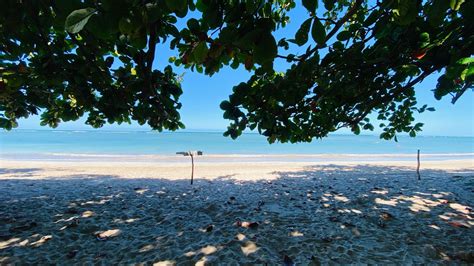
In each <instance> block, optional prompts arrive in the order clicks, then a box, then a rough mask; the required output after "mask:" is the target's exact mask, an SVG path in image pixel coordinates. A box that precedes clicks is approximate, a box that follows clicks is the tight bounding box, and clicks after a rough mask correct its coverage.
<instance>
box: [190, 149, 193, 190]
mask: <svg viewBox="0 0 474 266" xmlns="http://www.w3.org/2000/svg"><path fill="white" fill-rule="evenodd" d="M189 154H190V155H191V164H192V167H191V185H192V184H193V178H194V157H193V153H192V152H190V153H189Z"/></svg>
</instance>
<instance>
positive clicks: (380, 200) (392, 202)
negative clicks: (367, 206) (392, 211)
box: [375, 198, 398, 206]
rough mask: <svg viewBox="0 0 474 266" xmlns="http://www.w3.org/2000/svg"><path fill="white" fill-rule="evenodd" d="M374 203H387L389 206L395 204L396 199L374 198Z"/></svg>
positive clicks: (396, 202)
mask: <svg viewBox="0 0 474 266" xmlns="http://www.w3.org/2000/svg"><path fill="white" fill-rule="evenodd" d="M375 203H377V204H382V205H389V206H397V204H398V201H397V200H396V199H389V200H384V199H381V198H376V199H375Z"/></svg>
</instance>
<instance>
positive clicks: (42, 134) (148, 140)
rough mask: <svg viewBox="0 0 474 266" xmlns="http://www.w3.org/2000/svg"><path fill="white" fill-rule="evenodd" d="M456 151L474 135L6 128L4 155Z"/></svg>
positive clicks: (472, 149) (472, 146) (473, 143)
mask: <svg viewBox="0 0 474 266" xmlns="http://www.w3.org/2000/svg"><path fill="white" fill-rule="evenodd" d="M417 149H420V150H421V152H422V154H451V155H456V156H458V157H459V156H460V157H462V158H466V157H467V158H474V137H440V136H419V137H416V138H410V137H408V136H400V137H399V138H398V142H395V141H393V140H392V141H386V140H381V139H379V138H378V136H370V135H362V136H354V135H331V136H329V137H327V138H324V139H315V140H314V141H313V142H311V143H299V144H282V143H274V144H268V143H267V142H266V139H265V138H264V137H262V136H260V135H258V134H254V133H247V134H244V135H242V136H241V137H240V138H238V139H237V140H232V139H230V138H226V137H223V136H222V133H220V132H165V133H159V132H154V131H103V130H90V131H89V130H84V131H67V130H20V129H17V130H12V131H0V158H3V159H12V158H13V159H15V158H28V157H31V156H34V157H38V156H46V157H47V156H67V155H81V156H88V155H112V156H114V155H127V156H132V155H174V154H175V153H176V152H179V151H188V150H201V151H203V152H204V154H211V155H212V154H216V155H219V154H223V155H282V154H295V155H311V154H313V155H324V154H375V155H376V154H415V153H416V151H417Z"/></svg>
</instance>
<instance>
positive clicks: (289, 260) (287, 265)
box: [283, 255, 295, 266]
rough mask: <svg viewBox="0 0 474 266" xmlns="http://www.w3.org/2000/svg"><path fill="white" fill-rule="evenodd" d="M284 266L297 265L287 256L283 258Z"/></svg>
mask: <svg viewBox="0 0 474 266" xmlns="http://www.w3.org/2000/svg"><path fill="white" fill-rule="evenodd" d="M283 265H285V266H294V265H295V263H294V262H293V260H292V259H291V258H290V257H288V255H285V256H283Z"/></svg>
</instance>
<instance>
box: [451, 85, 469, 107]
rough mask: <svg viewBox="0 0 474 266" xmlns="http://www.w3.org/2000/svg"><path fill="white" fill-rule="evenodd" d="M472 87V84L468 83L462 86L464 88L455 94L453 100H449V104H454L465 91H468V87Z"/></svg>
mask: <svg viewBox="0 0 474 266" xmlns="http://www.w3.org/2000/svg"><path fill="white" fill-rule="evenodd" d="M471 86H472V83H470V82H468V83H466V84H464V86H463V87H462V89H461V90H460V91H458V92H457V93H456V95H454V97H453V99H452V100H451V103H452V104H455V103H456V102H457V101H458V100H459V98H460V97H461V96H462V95H463V94H464V93H465V92H466V91H467V89H469V87H471Z"/></svg>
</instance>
